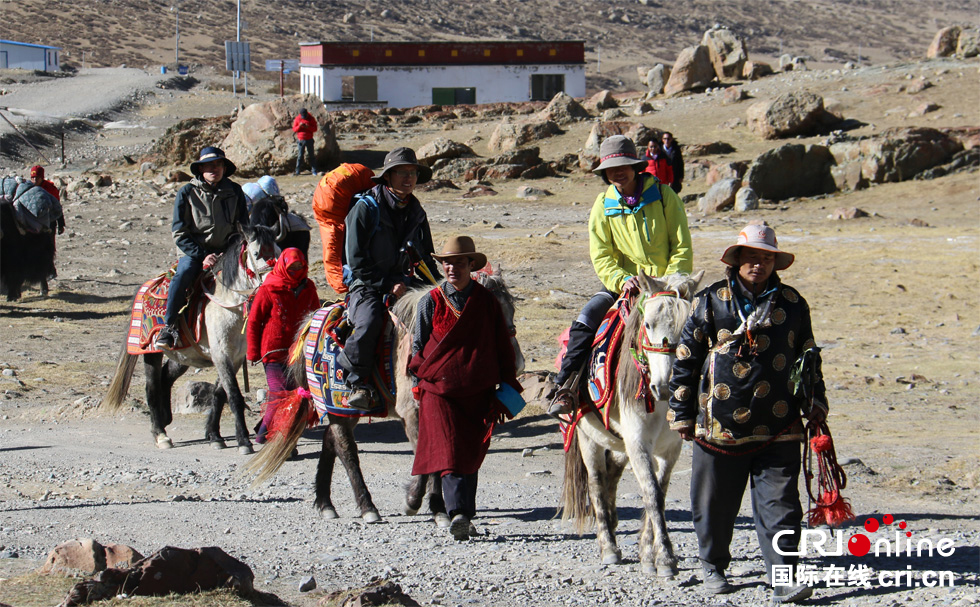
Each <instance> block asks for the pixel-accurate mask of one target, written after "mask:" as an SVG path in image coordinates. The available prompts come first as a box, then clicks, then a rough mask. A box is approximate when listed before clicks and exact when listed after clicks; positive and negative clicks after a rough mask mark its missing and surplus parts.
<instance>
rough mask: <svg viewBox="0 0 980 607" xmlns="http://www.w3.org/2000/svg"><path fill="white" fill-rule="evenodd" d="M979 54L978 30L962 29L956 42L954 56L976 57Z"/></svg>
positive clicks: (979, 39) (979, 32)
mask: <svg viewBox="0 0 980 607" xmlns="http://www.w3.org/2000/svg"><path fill="white" fill-rule="evenodd" d="M978 54H980V31H978V30H975V29H972V30H962V31H961V32H960V37H959V40H958V41H957V42H956V56H957V57H960V58H962V59H967V58H969V57H976V56H977V55H978Z"/></svg>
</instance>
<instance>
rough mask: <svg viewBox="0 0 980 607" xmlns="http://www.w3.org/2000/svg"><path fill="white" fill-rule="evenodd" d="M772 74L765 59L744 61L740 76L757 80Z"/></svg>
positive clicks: (770, 67)
mask: <svg viewBox="0 0 980 607" xmlns="http://www.w3.org/2000/svg"><path fill="white" fill-rule="evenodd" d="M771 75H772V66H771V65H769V64H768V63H766V62H765V61H746V62H745V65H743V66H742V78H744V79H746V80H758V79H759V78H765V77H766V76H771Z"/></svg>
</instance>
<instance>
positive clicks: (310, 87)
mask: <svg viewBox="0 0 980 607" xmlns="http://www.w3.org/2000/svg"><path fill="white" fill-rule="evenodd" d="M300 72H301V74H302V75H303V78H302V83H303V84H302V86H303V90H302V92H303V93H310V94H315V95H318V96H319V97H320V98H321V99H323V100H324V101H340V100H341V77H343V76H377V77H378V101H386V102H387V103H388V105H389V106H390V107H413V106H417V105H426V104H429V103H432V89H433V88H468V87H474V88H476V102H477V103H496V102H501V101H514V102H521V101H528V100H530V98H531V75H532V74H564V75H565V92H566V93H568V94H569V95H571V96H572V97H584V96H585V66H584V65H453V66H426V67H319V66H316V67H313V66H300ZM307 76H309V78H307ZM321 83H322V85H321Z"/></svg>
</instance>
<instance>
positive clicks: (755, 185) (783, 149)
mask: <svg viewBox="0 0 980 607" xmlns="http://www.w3.org/2000/svg"><path fill="white" fill-rule="evenodd" d="M833 165H834V156H833V155H832V154H831V153H830V150H829V149H827V148H826V147H824V146H822V145H809V146H804V145H802V144H799V143H790V144H786V145H783V146H780V147H778V148H775V149H772V150H769V151H768V152H764V153H763V154H761V155H760V156H759V157H758V158H756V159H755V160H754V161H753V162H752V165H751V166H749V170H748V171H747V172H746V174H745V178H744V179H743V182H744V184H745V185H747V186H749V187H750V188H752V189H753V190H755V193H756V194H758V195H759V198H765V199H768V200H785V199H787V198H795V197H800V196H817V195H819V194H829V193H831V192H833V191H834V190H835V188H836V185H835V183H834V178H833V176H832V175H831V172H830V169H831V167H832V166H833Z"/></svg>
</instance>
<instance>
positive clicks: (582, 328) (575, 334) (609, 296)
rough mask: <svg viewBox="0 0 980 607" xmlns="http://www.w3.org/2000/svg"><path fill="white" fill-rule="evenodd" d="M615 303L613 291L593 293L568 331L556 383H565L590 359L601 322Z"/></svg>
mask: <svg viewBox="0 0 980 607" xmlns="http://www.w3.org/2000/svg"><path fill="white" fill-rule="evenodd" d="M614 303H616V295H615V294H614V293H613V292H612V291H606V290H603V291H599V292H598V293H596V294H595V295H593V296H592V299H590V300H589V302H588V303H587V304H585V307H584V308H582V311H581V312H580V313H579V315H578V318H576V319H575V322H573V323H572V327H571V329H570V330H569V331H568V347H567V348H565V356H564V358H562V359H561V369H560V370H559V371H558V375H557V377H555V383H556V384H558V385H559V386H561V385H562V384H564V383H565V382H566V381H568V378H569V377H571V376H572V374H573V373H575V372H576V371H578V370H579V369H581V368H582V365H584V364H585V361H586V360H588V358H589V353H591V352H592V342H593V341H594V340H595V332H596V330H597V329H598V328H599V323H601V322H602V319H603V317H604V316H605V315H606V312H608V311H609V308H611V307H612V305H613V304H614Z"/></svg>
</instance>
